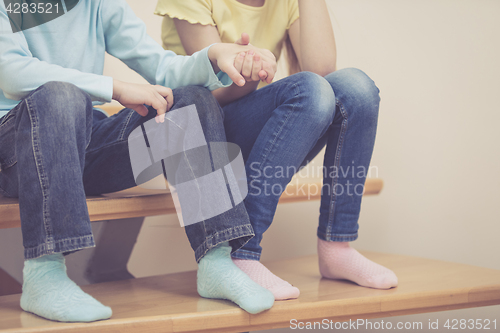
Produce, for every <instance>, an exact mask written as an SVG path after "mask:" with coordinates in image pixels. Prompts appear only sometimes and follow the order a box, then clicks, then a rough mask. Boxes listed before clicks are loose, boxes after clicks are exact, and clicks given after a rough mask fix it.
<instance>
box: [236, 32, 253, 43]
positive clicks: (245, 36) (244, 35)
mask: <svg viewBox="0 0 500 333" xmlns="http://www.w3.org/2000/svg"><path fill="white" fill-rule="evenodd" d="M234 43H235V44H239V45H248V44H249V43H250V36H249V35H248V34H247V33H246V32H242V33H241V38H240V39H238V40H237V41H236V42H234Z"/></svg>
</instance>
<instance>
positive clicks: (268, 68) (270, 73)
mask: <svg viewBox="0 0 500 333" xmlns="http://www.w3.org/2000/svg"><path fill="white" fill-rule="evenodd" d="M262 69H263V70H264V71H265V72H266V73H267V77H266V79H265V80H266V82H267V83H271V82H272V81H273V79H274V75H275V74H276V68H275V66H273V65H272V64H270V63H269V62H267V61H265V62H263V64H262Z"/></svg>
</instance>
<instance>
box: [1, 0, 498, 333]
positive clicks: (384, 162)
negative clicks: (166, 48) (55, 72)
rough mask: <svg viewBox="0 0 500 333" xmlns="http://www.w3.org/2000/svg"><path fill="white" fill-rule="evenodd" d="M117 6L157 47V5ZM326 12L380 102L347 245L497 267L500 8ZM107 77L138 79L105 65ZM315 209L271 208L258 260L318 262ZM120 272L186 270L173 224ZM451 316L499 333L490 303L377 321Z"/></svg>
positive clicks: (435, 4) (356, 4)
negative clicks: (376, 187)
mask: <svg viewBox="0 0 500 333" xmlns="http://www.w3.org/2000/svg"><path fill="white" fill-rule="evenodd" d="M127 1H128V3H129V4H130V5H131V6H132V8H133V9H134V11H135V12H136V14H137V15H138V16H139V17H140V18H142V19H143V20H144V21H145V22H146V24H147V27H148V32H149V34H150V35H152V36H153V37H154V38H155V40H157V41H158V42H159V43H160V27H161V18H160V17H157V16H154V15H153V14H152V13H153V11H154V8H155V6H156V1H155V0H147V1H145V0H127ZM268 1H280V0H268ZM311 1H313V0H311ZM327 3H328V6H329V9H330V14H331V17H332V22H333V25H334V31H335V35H336V39H337V48H338V62H337V65H338V68H345V67H357V68H360V69H362V70H364V71H365V72H366V73H367V74H368V75H369V76H370V77H372V79H373V80H374V81H375V82H376V84H377V86H378V87H379V88H380V90H381V98H382V102H381V108H380V117H379V124H378V126H379V127H378V134H377V140H376V144H375V151H374V155H373V159H372V167H374V168H375V170H376V173H374V174H372V176H378V177H380V178H382V179H383V180H384V182H385V186H384V189H383V191H382V193H381V194H380V195H378V196H370V197H366V198H364V200H363V205H362V211H361V217H360V221H359V224H360V237H359V239H358V240H357V241H355V242H354V243H353V246H354V247H355V248H357V249H360V250H368V251H378V252H386V253H394V254H402V255H411V256H419V257H425V258H431V259H438V260H446V261H452V262H458V263H464V264H470V265H477V266H481V267H487V268H493V269H500V241H499V240H498V235H500V223H499V222H500V218H499V216H500V214H499V213H500V208H499V207H500V202H499V201H500V200H499V199H500V195H499V188H500V174H499V170H500V153H499V148H498V145H499V143H500V131H499V130H498V127H499V125H500V112H499V111H500V110H499V107H498V105H497V100H498V96H499V91H500V62H499V59H500V24H498V17H499V15H500V1H498V0H420V1H414V0H413V1H410V0H349V1H347V0H327ZM105 75H110V76H113V77H115V78H117V79H120V80H124V81H129V82H144V81H143V80H142V79H141V78H140V77H139V76H138V75H136V74H135V73H133V72H132V71H131V70H129V69H128V68H127V67H126V66H125V65H123V64H122V63H120V62H119V61H117V60H116V59H113V58H112V57H107V58H106V66H105ZM316 165H321V158H318V159H317V160H316ZM318 207H319V202H318V201H311V202H303V203H296V204H283V205H280V206H279V208H278V212H277V214H276V218H275V221H274V223H273V225H272V227H271V228H270V230H269V231H268V232H267V233H266V234H265V237H264V241H263V247H264V253H263V258H262V259H263V261H266V260H267V261H270V260H280V259H283V258H290V257H295V256H298V255H309V254H314V253H316V227H317V217H318ZM96 226H97V225H96ZM3 236H5V237H3ZM2 239H4V240H5V242H4V241H2V242H3V243H5V244H4V245H5V246H3V248H4V250H2V251H9V253H10V254H12V255H9V256H2V258H0V266H1V267H2V268H4V269H6V270H7V271H9V272H10V273H11V274H12V275H13V276H15V277H18V278H19V277H20V276H21V269H22V248H21V245H20V232H19V230H14V229H12V230H10V231H9V230H3V231H2ZM14 242H15V245H13V244H14ZM82 252H84V251H82ZM128 268H129V270H130V272H131V273H132V274H134V275H135V276H137V277H141V276H149V275H156V274H167V273H171V272H179V271H185V270H192V269H196V264H195V261H194V256H193V252H192V250H191V248H190V246H189V243H188V241H187V238H186V236H185V233H184V230H183V229H182V228H181V227H180V226H179V224H178V222H177V219H176V216H175V215H170V216H159V217H149V218H147V219H146V221H145V223H144V225H143V227H142V230H141V233H140V235H139V238H138V242H137V244H136V246H135V248H134V251H133V253H132V256H131V259H130V261H129V264H128ZM297 270H300V267H297ZM290 282H292V283H293V281H290ZM453 318H458V319H462V318H464V319H481V318H483V319H484V318H489V319H491V320H493V319H497V327H498V326H500V306H494V307H487V308H478V309H468V310H459V311H452V312H441V313H433V314H423V315H417V316H404V317H396V318H388V319H386V321H387V320H389V321H391V322H393V323H396V322H397V321H407V320H409V321H423V322H427V321H428V320H429V319H431V320H435V319H439V320H440V321H441V322H444V321H445V320H446V319H453ZM498 329H499V330H500V327H499V328H498ZM289 331H290V332H291V331H292V330H290V329H280V330H275V331H273V332H274V333H277V332H289ZM424 331H425V330H419V332H424ZM434 332H435V331H434Z"/></svg>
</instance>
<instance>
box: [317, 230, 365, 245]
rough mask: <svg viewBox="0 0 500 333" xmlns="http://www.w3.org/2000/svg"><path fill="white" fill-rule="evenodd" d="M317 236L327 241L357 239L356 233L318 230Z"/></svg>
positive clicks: (350, 240)
mask: <svg viewBox="0 0 500 333" xmlns="http://www.w3.org/2000/svg"><path fill="white" fill-rule="evenodd" d="M317 235H318V238H319V239H321V240H324V241H327V242H352V241H355V240H356V239H358V233H357V232H356V233H354V234H327V233H324V232H321V231H320V230H318V233H317Z"/></svg>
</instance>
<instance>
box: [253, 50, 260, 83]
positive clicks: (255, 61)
mask: <svg viewBox="0 0 500 333" xmlns="http://www.w3.org/2000/svg"><path fill="white" fill-rule="evenodd" d="M261 69H262V61H261V58H260V55H258V54H256V55H254V57H253V66H252V75H251V77H252V81H259V80H260V76H259V72H260V71H261Z"/></svg>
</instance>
